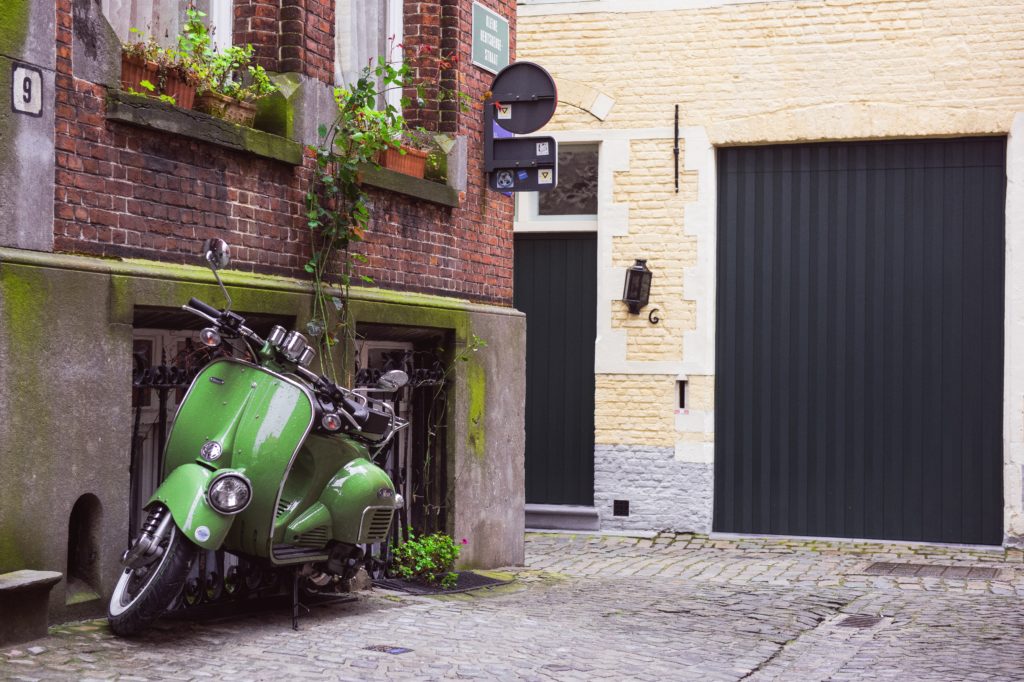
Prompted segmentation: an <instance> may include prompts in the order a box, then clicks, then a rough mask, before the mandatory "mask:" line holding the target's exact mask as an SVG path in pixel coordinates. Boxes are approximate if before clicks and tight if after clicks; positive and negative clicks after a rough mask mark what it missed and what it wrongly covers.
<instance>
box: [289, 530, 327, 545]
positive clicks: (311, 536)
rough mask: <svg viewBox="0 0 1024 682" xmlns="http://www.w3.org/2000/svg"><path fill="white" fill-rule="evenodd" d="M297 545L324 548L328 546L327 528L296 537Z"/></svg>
mask: <svg viewBox="0 0 1024 682" xmlns="http://www.w3.org/2000/svg"><path fill="white" fill-rule="evenodd" d="M295 544H296V545H301V546H303V547H323V546H324V545H326V544H327V526H320V527H319V528H314V529H313V530H311V531H308V532H305V533H300V534H299V535H296V536H295Z"/></svg>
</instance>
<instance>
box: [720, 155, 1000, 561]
mask: <svg viewBox="0 0 1024 682" xmlns="http://www.w3.org/2000/svg"><path fill="white" fill-rule="evenodd" d="M718 161H719V167H718V183H719V192H718V266H717V267H718V275H717V279H718V294H717V306H718V307H717V315H718V328H717V347H716V348H717V359H716V362H717V369H716V372H717V380H716V387H717V393H716V401H715V420H716V423H715V431H716V435H715V440H716V445H715V518H714V527H715V529H716V530H720V531H730V532H742V533H771V534H785V535H811V536H835V537H858V538H885V539H897V540H919V541H937V542H957V543H979V544H999V543H1000V542H1001V541H1002V510H1003V498H1002V462H1003V453H1002V435H1001V434H1002V414H1003V410H1002V393H1003V314H1004V312H1003V298H1004V293H1003V286H1004V281H1003V279H1004V242H1005V240H1004V215H1005V188H1006V139H1005V138H971V139H951V140H920V141H906V142H865V143H844V144H807V145H784V146H771V147H747V148H730V149H722V150H720V152H719V156H718Z"/></svg>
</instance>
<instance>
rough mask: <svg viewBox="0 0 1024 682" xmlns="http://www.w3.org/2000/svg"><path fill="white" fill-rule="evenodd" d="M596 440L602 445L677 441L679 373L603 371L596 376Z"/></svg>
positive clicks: (652, 443) (658, 444)
mask: <svg viewBox="0 0 1024 682" xmlns="http://www.w3.org/2000/svg"><path fill="white" fill-rule="evenodd" d="M596 384H597V385H596V389H595V390H596V396H595V397H596V400H595V402H596V407H595V410H594V441H595V442H596V443H597V444H598V445H653V446H661V447H671V446H672V445H674V444H675V427H674V425H673V419H674V412H673V405H674V400H675V395H676V378H675V376H645V377H643V381H638V380H637V377H635V376H633V375H630V374H599V375H598V376H597V379H596Z"/></svg>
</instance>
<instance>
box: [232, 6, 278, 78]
mask: <svg viewBox="0 0 1024 682" xmlns="http://www.w3.org/2000/svg"><path fill="white" fill-rule="evenodd" d="M279 21H280V17H279V16H278V2H277V0H235V26H234V30H233V32H232V35H231V39H232V42H233V43H234V44H235V45H246V44H251V45H252V46H253V47H254V48H255V50H256V63H257V64H259V65H260V66H262V67H263V68H264V69H267V70H268V71H283V70H286V69H282V68H281V67H280V64H279V63H278V56H279V55H278V23H279Z"/></svg>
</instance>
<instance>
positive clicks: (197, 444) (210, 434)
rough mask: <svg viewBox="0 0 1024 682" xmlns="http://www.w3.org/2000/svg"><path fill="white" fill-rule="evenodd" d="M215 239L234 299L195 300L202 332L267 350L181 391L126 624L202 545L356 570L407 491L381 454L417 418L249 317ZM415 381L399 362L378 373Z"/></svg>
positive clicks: (166, 598) (292, 337)
mask: <svg viewBox="0 0 1024 682" xmlns="http://www.w3.org/2000/svg"><path fill="white" fill-rule="evenodd" d="M203 251H204V257H205V260H206V262H207V263H208V264H209V266H210V267H211V269H212V270H213V273H214V276H215V277H216V279H217V282H218V284H220V286H221V290H222V292H223V293H224V296H225V298H226V299H227V307H226V308H225V309H224V310H223V311H221V310H217V309H216V308H214V307H212V306H209V305H207V304H205V303H203V302H202V301H199V300H197V299H195V298H193V299H191V301H189V304H188V305H185V306H183V307H182V308H183V310H186V311H188V312H190V313H193V314H195V315H198V316H199V317H201V318H203V319H205V320H206V321H207V322H209V323H210V325H211V326H209V327H207V328H205V329H203V330H202V332H200V335H199V337H200V340H201V341H202V343H203V344H205V345H206V346H208V347H210V348H217V347H220V346H221V345H222V344H227V343H229V342H231V341H238V342H244V343H245V344H246V346H247V347H248V351H249V354H250V355H249V357H250V358H252V359H254V360H255V361H252V362H250V361H247V360H242V359H237V358H231V357H223V358H219V359H216V360H214V361H212V362H210V363H209V364H208V365H207V366H206V367H205V368H203V369H202V370H201V371H200V372H199V374H198V375H197V376H196V378H195V380H194V381H193V382H192V384H191V386H190V387H189V389H188V392H187V393H186V395H185V397H184V399H183V400H182V401H181V404H180V406H179V408H178V412H177V415H176V416H175V418H174V423H173V426H172V428H171V431H170V434H169V436H168V438H167V443H166V447H165V450H164V465H163V470H162V472H161V483H160V485H159V486H158V487H157V489H156V491H155V492H154V493H153V495H152V497H150V499H149V501H148V503H147V506H146V512H147V514H148V516H147V519H146V521H145V523H144V524H143V526H142V528H141V530H140V532H139V533H138V535H137V537H136V538H135V539H134V540H133V541H132V543H131V545H130V547H129V548H128V550H127V551H126V552H125V553H124V556H123V557H122V560H121V562H122V564H123V565H124V570H123V571H122V573H121V575H120V578H119V579H118V581H117V585H116V586H115V588H114V591H113V594H112V596H111V599H110V607H109V611H108V620H109V622H110V627H111V629H112V630H113V631H114V632H115V633H116V634H118V635H122V636H130V635H133V634H136V633H139V632H140V631H142V630H143V629H144V628H146V627H147V626H148V625H149V624H150V623H151V622H152V621H154V620H155V619H156V618H158V617H159V616H160V615H162V614H163V613H164V612H165V611H166V610H167V609H168V608H169V607H170V606H171V605H172V603H173V602H174V601H175V600H176V598H177V597H178V595H179V594H180V593H181V592H182V587H183V585H184V583H185V581H186V578H187V576H188V573H189V571H190V568H191V565H192V563H193V561H194V559H195V557H196V555H197V553H199V552H200V551H203V550H218V549H223V550H225V551H227V552H230V553H232V554H234V555H237V556H238V557H240V558H242V559H243V560H245V561H250V562H254V563H256V564H262V565H264V566H269V567H270V568H276V567H292V568H293V569H294V573H295V575H296V576H298V575H300V573H301V575H303V576H305V577H306V578H307V579H308V580H309V581H310V582H311V583H312V584H314V585H324V584H326V583H327V582H330V581H336V580H337V578H339V577H341V578H344V577H351V575H352V574H353V573H354V571H355V570H356V569H357V568H358V559H359V558H360V556H361V554H362V549H361V546H363V545H367V544H370V543H376V542H382V541H384V540H385V538H386V537H387V534H388V531H389V529H390V526H391V522H392V516H393V515H394V512H395V510H396V509H398V508H400V507H401V506H402V504H403V500H402V497H401V495H399V494H397V493H396V492H395V486H394V484H393V483H392V481H391V479H390V478H389V477H388V475H387V474H386V473H385V472H384V471H383V470H382V469H381V468H380V467H378V466H376V465H375V464H374V463H373V458H372V456H371V453H377V452H380V450H381V449H383V448H384V447H385V446H386V445H387V444H388V443H389V442H390V441H391V439H392V438H393V437H394V436H395V434H396V433H397V432H398V431H399V430H400V429H402V428H404V427H405V426H407V425H408V423H407V422H406V421H405V420H403V419H401V418H399V417H397V416H396V415H395V412H394V410H393V409H392V408H391V406H390V405H389V404H388V403H386V402H383V401H381V400H376V399H371V398H368V397H367V396H366V395H365V394H363V393H359V392H356V391H352V390H349V389H346V388H343V387H341V386H339V385H337V384H335V383H333V382H332V381H330V380H329V379H327V378H326V377H323V376H320V375H318V374H316V373H314V372H312V371H310V370H309V369H307V366H308V365H309V363H310V362H311V361H312V359H313V357H314V355H315V351H314V350H313V348H312V347H311V346H310V345H309V343H308V342H307V341H306V339H305V338H304V337H303V335H302V334H300V333H298V332H296V331H291V332H286V331H285V329H284V328H283V327H281V326H275V327H274V328H272V329H271V331H270V333H269V335H268V337H267V338H266V339H262V338H260V337H259V336H258V335H257V334H256V333H255V332H254V331H253V330H251V329H249V328H248V327H246V325H245V319H244V318H243V317H241V316H240V315H238V314H237V313H233V312H231V298H230V296H229V295H228V292H227V289H225V288H224V285H223V283H221V280H220V276H219V274H218V273H217V271H218V270H219V269H221V268H223V267H224V266H226V265H227V263H228V261H229V257H228V247H227V245H226V244H225V243H224V242H223V241H221V240H210V241H207V242H206V243H205V244H204V246H203ZM407 381H408V377H407V376H406V375H405V373H404V372H401V371H395V372H389V373H387V374H385V375H384V376H383V377H382V380H381V384H380V385H379V386H380V388H384V389H387V390H397V389H398V388H400V387H401V386H403V385H404V384H405V383H406V382H407Z"/></svg>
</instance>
